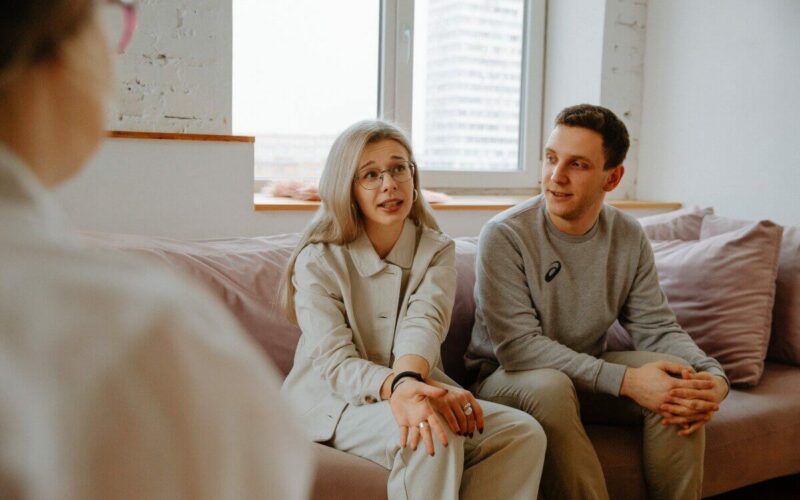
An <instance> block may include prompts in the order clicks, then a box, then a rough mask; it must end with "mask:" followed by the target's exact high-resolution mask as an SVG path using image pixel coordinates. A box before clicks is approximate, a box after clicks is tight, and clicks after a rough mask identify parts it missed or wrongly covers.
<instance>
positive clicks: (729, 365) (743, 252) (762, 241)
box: [652, 221, 782, 386]
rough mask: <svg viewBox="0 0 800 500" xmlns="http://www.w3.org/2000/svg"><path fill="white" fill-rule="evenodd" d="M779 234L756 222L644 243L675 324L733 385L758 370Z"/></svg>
mask: <svg viewBox="0 0 800 500" xmlns="http://www.w3.org/2000/svg"><path fill="white" fill-rule="evenodd" d="M781 233H782V228H781V227H780V226H778V225H776V224H774V223H772V222H769V221H761V222H754V223H751V224H749V225H747V226H746V227H742V228H741V229H738V230H736V231H732V232H725V233H723V234H719V235H717V236H711V237H708V238H705V239H702V240H698V241H681V240H673V241H654V242H652V246H653V251H654V252H655V258H656V268H657V270H658V277H659V280H660V282H661V287H662V288H663V289H664V293H665V294H666V295H667V298H668V300H669V305H670V307H671V308H672V310H673V311H674V312H675V315H676V316H677V318H678V323H679V324H680V325H681V326H682V327H683V328H684V329H685V330H686V331H687V332H689V335H691V337H692V338H693V339H694V340H695V342H696V343H697V345H698V346H699V347H700V348H701V349H703V351H705V352H706V354H708V355H709V356H711V357H713V358H715V359H716V360H717V361H719V362H720V363H721V364H722V367H723V368H724V369H725V373H726V374H727V375H728V378H729V379H730V381H731V383H734V384H737V385H747V386H754V385H756V384H757V383H758V381H759V379H760V378H761V373H762V372H763V370H764V358H765V357H766V354H767V346H768V344H769V336H770V326H771V324H772V306H773V302H774V298H775V275H776V272H777V267H778V252H779V249H780V243H781Z"/></svg>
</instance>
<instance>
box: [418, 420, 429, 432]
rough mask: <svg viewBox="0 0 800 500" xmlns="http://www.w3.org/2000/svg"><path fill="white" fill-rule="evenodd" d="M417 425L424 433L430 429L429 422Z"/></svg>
mask: <svg viewBox="0 0 800 500" xmlns="http://www.w3.org/2000/svg"><path fill="white" fill-rule="evenodd" d="M417 425H418V427H419V430H421V431H424V430H425V429H426V428H427V427H428V422H420V423H419V424H417Z"/></svg>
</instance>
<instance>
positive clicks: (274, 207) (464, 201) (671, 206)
mask: <svg viewBox="0 0 800 500" xmlns="http://www.w3.org/2000/svg"><path fill="white" fill-rule="evenodd" d="M451 198H452V201H449V202H447V203H432V204H431V207H432V208H433V209H434V210H494V211H500V210H505V209H507V208H511V207H512V206H514V205H516V204H517V203H520V202H522V201H525V200H527V199H528V198H530V196H451ZM253 202H254V208H255V210H256V211H257V212H270V211H289V212H292V211H294V212H305V211H312V210H316V209H317V208H319V202H318V201H303V200H294V199H291V198H277V197H273V196H267V195H264V194H256V195H254V198H253ZM606 203H608V204H609V205H611V206H612V207H616V208H619V209H622V210H634V209H649V210H675V209H678V208H681V206H682V205H681V204H680V203H677V202H661V201H638V200H607V201H606Z"/></svg>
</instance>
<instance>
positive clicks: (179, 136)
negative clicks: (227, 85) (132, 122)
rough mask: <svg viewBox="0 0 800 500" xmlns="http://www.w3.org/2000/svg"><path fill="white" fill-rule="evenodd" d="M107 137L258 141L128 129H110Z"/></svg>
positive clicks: (248, 136) (234, 137)
mask: <svg viewBox="0 0 800 500" xmlns="http://www.w3.org/2000/svg"><path fill="white" fill-rule="evenodd" d="M106 137H111V138H114V139H161V140H168V141H215V142H249V143H254V142H256V138H255V137H253V136H250V135H218V134H178V133H172V132H132V131H126V130H110V131H108V132H106Z"/></svg>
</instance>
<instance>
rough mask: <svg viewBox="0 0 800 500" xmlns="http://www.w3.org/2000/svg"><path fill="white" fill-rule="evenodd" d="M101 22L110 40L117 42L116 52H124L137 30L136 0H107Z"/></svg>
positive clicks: (101, 12) (101, 13) (102, 11)
mask: <svg viewBox="0 0 800 500" xmlns="http://www.w3.org/2000/svg"><path fill="white" fill-rule="evenodd" d="M100 22H101V24H102V27H103V31H104V32H105V35H106V39H107V40H108V42H109V43H110V44H111V43H116V47H115V50H116V52H117V53H118V54H122V53H123V52H125V49H127V48H128V45H130V43H131V39H132V38H133V32H134V31H135V30H136V1H135V0H105V2H104V3H103V5H102V6H101V9H100Z"/></svg>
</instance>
